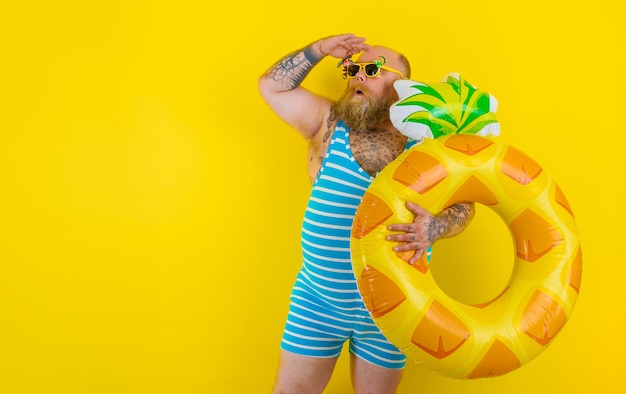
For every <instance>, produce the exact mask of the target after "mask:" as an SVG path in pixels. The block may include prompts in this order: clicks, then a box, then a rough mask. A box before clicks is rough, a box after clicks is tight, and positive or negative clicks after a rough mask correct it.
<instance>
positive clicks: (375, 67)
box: [337, 55, 406, 79]
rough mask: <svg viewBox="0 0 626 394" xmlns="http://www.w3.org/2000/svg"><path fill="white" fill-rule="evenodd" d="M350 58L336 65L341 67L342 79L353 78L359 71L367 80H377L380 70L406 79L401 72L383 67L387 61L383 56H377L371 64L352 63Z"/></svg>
mask: <svg viewBox="0 0 626 394" xmlns="http://www.w3.org/2000/svg"><path fill="white" fill-rule="evenodd" d="M351 56H352V55H350V56H347V57H345V58H343V59H341V61H340V62H339V64H337V67H341V66H342V65H343V79H346V78H355V77H356V75H357V74H358V73H359V72H360V71H361V70H363V71H364V72H365V75H366V76H367V77H368V78H378V77H380V70H381V69H382V70H385V71H390V72H392V73H396V74H398V75H400V77H402V78H403V79H406V77H405V76H404V74H402V72H400V71H398V70H396V69H394V68H391V67H387V66H385V63H387V59H385V57H384V56H378V60H374V61H372V62H366V63H359V62H353V61H352V60H351V59H350V57H351Z"/></svg>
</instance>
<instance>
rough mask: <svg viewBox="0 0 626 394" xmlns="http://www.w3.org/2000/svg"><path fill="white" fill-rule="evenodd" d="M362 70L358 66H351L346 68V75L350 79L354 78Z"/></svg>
mask: <svg viewBox="0 0 626 394" xmlns="http://www.w3.org/2000/svg"><path fill="white" fill-rule="evenodd" d="M360 69H361V68H360V67H359V66H357V65H356V64H351V65H349V66H347V67H346V73H347V74H348V76H349V77H354V76H355V75H357V73H358V72H359V70H360Z"/></svg>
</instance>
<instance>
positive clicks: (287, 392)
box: [273, 350, 337, 394]
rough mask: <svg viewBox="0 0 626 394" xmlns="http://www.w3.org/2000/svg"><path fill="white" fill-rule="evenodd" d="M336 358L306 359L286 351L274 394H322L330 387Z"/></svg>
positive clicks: (282, 353)
mask: <svg viewBox="0 0 626 394" xmlns="http://www.w3.org/2000/svg"><path fill="white" fill-rule="evenodd" d="M336 363H337V359H336V358H316V357H305V356H300V355H298V354H294V353H290V352H287V351H284V350H281V352H280V363H279V365H278V373H277V374H276V383H275V384H274V391H273V393H274V394H279V393H280V394H320V393H322V392H323V391H324V389H325V388H326V385H328V382H329V381H330V377H331V375H332V374H333V370H334V369H335V364H336Z"/></svg>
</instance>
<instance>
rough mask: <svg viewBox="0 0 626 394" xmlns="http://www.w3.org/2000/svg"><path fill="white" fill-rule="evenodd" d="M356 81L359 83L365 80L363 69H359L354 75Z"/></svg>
mask: <svg viewBox="0 0 626 394" xmlns="http://www.w3.org/2000/svg"><path fill="white" fill-rule="evenodd" d="M356 79H357V80H358V81H359V82H365V80H366V79H367V76H366V75H365V69H364V68H363V67H361V69H360V70H359V72H358V73H356Z"/></svg>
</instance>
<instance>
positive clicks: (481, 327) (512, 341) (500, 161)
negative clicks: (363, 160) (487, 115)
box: [351, 81, 582, 378]
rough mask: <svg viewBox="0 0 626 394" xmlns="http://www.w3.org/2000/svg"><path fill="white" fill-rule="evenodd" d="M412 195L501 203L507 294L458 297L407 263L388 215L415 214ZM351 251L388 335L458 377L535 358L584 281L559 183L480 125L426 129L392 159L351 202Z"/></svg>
mask: <svg viewBox="0 0 626 394" xmlns="http://www.w3.org/2000/svg"><path fill="white" fill-rule="evenodd" d="M405 82H407V81H403V82H402V83H405ZM408 82H411V81H408ZM401 97H402V96H401ZM459 116H460V115H459ZM457 120H458V119H457ZM483 126H484V125H483ZM473 130H474V131H476V129H473ZM407 201H413V202H416V203H418V204H420V205H421V206H423V207H424V208H426V209H427V210H428V211H430V212H432V213H437V212H440V211H441V210H442V209H444V208H446V207H448V206H450V205H453V204H456V203H459V202H476V203H480V204H483V205H485V206H488V207H490V208H491V209H492V210H493V211H494V212H495V213H497V214H498V215H499V217H500V218H501V219H502V220H503V221H504V223H506V225H507V226H508V228H509V229H510V232H511V235H512V238H513V241H514V242H513V243H514V246H515V250H516V253H515V255H514V256H512V258H514V260H515V268H514V271H513V274H512V276H511V280H510V281H509V283H508V285H507V286H506V288H505V289H504V290H503V291H502V293H501V294H500V295H498V296H497V297H496V298H495V299H493V300H491V301H489V302H487V303H484V304H481V305H467V304H464V303H460V302H458V301H456V300H454V299H452V298H451V297H449V296H447V295H446V294H445V293H444V292H443V291H442V290H441V289H440V288H439V287H438V286H437V283H436V282H435V281H434V279H433V277H432V275H431V273H430V270H429V267H428V264H427V263H426V259H425V258H424V259H422V260H421V261H420V262H419V263H416V264H414V265H409V264H407V263H406V261H407V256H403V255H396V254H395V253H394V252H393V251H392V249H391V248H392V246H393V245H392V244H391V243H390V242H389V241H386V240H385V236H386V235H388V233H389V231H388V230H387V225H389V224H392V223H410V222H412V221H413V214H412V213H411V212H410V211H408V209H407V208H406V207H405V203H406V202H407ZM351 250H352V259H353V268H354V272H355V275H356V278H357V281H358V285H359V291H360V293H361V295H362V297H363V300H364V302H365V305H366V306H367V308H368V309H369V311H370V313H371V315H372V317H373V319H374V321H375V322H376V324H377V325H378V327H379V328H380V329H381V330H382V332H383V333H384V334H385V336H386V337H387V338H388V339H389V341H390V342H392V343H393V344H394V345H395V346H397V347H398V348H399V349H400V350H402V351H403V352H404V353H405V354H406V355H407V357H408V358H409V359H412V360H413V361H415V362H417V363H418V364H420V365H422V366H425V367H427V368H430V369H432V370H434V371H436V372H438V373H441V374H443V375H446V376H449V377H453V378H481V377H490V376H498V375H502V374H505V373H507V372H509V371H512V370H514V369H516V368H518V367H520V366H521V365H524V364H525V363H527V362H529V361H530V360H532V359H533V358H534V357H536V356H537V355H538V354H539V353H540V352H541V351H543V350H544V349H545V348H546V346H547V345H548V344H549V343H550V342H551V341H552V340H553V339H554V337H555V336H556V335H557V333H558V332H559V330H560V329H561V328H562V327H563V325H564V324H565V322H566V321H567V320H568V318H569V317H570V314H571V312H572V308H573V307H574V303H575V301H576V298H577V296H578V292H579V288H580V283H581V273H582V255H581V248H580V244H579V239H578V234H577V230H576V224H575V221H574V215H573V213H572V210H571V208H570V206H569V204H568V202H567V200H566V198H565V196H564V194H563V192H562V191H561V189H560V188H559V187H558V186H557V184H556V183H555V181H554V180H553V179H552V177H551V176H550V175H549V174H548V173H547V172H546V171H545V170H544V169H543V168H541V167H540V166H539V165H538V164H537V163H536V162H535V161H534V160H533V159H531V158H530V157H528V156H527V155H525V154H524V153H522V152H521V151H519V150H518V149H516V148H514V147H511V146H507V145H505V144H503V143H499V142H497V141H495V140H494V139H493V138H490V137H484V136H479V135H476V133H474V134H452V135H443V136H441V137H439V138H437V139H432V138H425V139H424V141H423V142H422V143H421V144H418V145H416V146H414V147H413V148H411V149H410V150H408V151H406V152H404V153H403V154H402V155H400V156H399V157H398V158H397V159H396V160H394V161H393V162H391V163H390V164H389V165H388V166H387V167H386V168H385V169H384V170H383V171H382V172H381V173H380V174H379V175H378V176H377V177H376V179H375V180H374V181H373V182H372V184H371V185H370V187H369V188H368V190H367V192H366V193H365V195H364V197H363V200H362V202H361V204H360V205H359V207H358V210H357V213H356V217H355V221H354V226H353V231H352V238H351ZM487 253H488V252H487Z"/></svg>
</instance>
